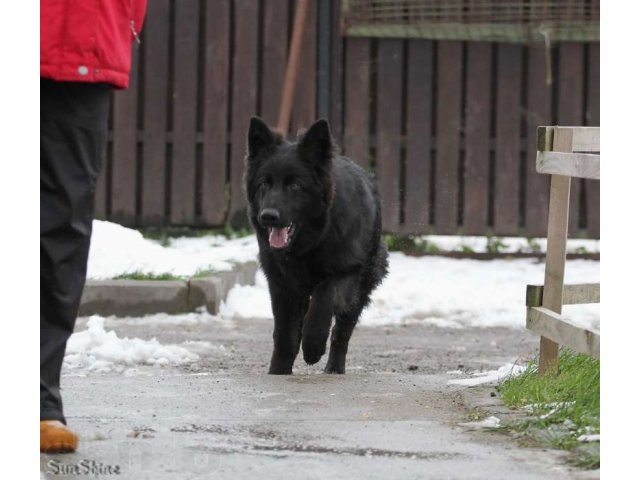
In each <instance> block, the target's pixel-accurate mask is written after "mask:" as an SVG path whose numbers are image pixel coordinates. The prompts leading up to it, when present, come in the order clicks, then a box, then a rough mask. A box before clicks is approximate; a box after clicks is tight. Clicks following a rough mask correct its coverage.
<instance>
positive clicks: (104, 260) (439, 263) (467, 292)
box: [88, 221, 600, 330]
mask: <svg viewBox="0 0 640 480" xmlns="http://www.w3.org/2000/svg"><path fill="white" fill-rule="evenodd" d="M93 228H94V230H93V237H92V244H91V250H90V252H89V265H88V277H89V278H92V279H104V278H113V277H114V276H117V275H120V274H123V273H131V272H136V271H138V272H144V273H155V274H161V273H172V274H174V275H177V276H185V277H187V276H190V275H193V274H195V273H196V272H198V271H202V270H210V269H211V270H228V269H231V268H232V267H233V264H234V263H236V262H245V261H249V260H255V259H256V258H257V254H258V246H257V242H256V240H255V237H254V236H253V235H251V236H248V237H244V238H239V239H233V240H229V239H226V238H225V237H223V236H220V235H209V236H204V237H199V238H176V239H172V240H170V241H169V245H168V246H167V247H163V246H161V245H160V244H158V243H157V242H154V241H152V240H148V239H145V238H144V237H143V236H142V235H141V234H140V233H139V232H137V231H136V230H131V229H128V228H125V227H122V226H120V225H117V224H114V223H109V222H102V221H95V222H94V227H93ZM422 238H423V239H426V240H428V241H429V242H431V243H433V244H435V245H437V246H438V247H439V248H441V249H443V250H456V249H460V248H462V247H461V246H462V245H465V246H467V247H469V246H470V247H471V248H473V249H474V250H476V251H485V250H486V244H487V238H486V237H457V236H437V235H431V236H427V237H422ZM500 241H501V242H502V243H503V244H505V245H506V246H505V247H504V249H503V250H504V251H527V250H529V251H530V250H531V249H532V247H531V245H535V244H539V246H540V248H541V249H542V251H544V247H545V243H546V242H545V239H537V240H535V241H534V242H528V241H527V240H526V239H524V238H515V237H514V238H501V239H500ZM577 249H586V250H588V251H599V241H597V240H570V241H569V250H570V251H571V250H574V251H575V250H577ZM389 262H390V272H389V276H388V277H387V278H386V279H385V280H384V282H383V284H382V285H381V286H380V287H378V288H377V289H376V290H375V291H374V292H373V295H372V301H371V305H370V306H369V307H368V308H367V309H365V311H364V312H363V315H362V318H361V321H360V323H361V324H362V325H366V326H383V325H402V324H408V323H416V322H417V323H422V324H428V325H433V326H436V327H440V328H454V329H455V328H467V327H512V328H524V326H525V306H524V299H525V288H526V285H527V284H538V285H541V284H543V283H544V262H541V261H539V260H537V259H499V260H471V259H453V258H445V257H437V256H425V257H411V256H407V255H404V254H402V253H399V252H392V253H390V256H389ZM599 280H600V262H598V261H592V260H569V261H567V266H566V272H565V281H566V283H589V282H599ZM194 315H195V314H188V315H187V316H186V317H182V318H180V317H176V320H175V321H178V322H181V321H184V322H192V321H193V322H199V321H206V320H207V317H203V316H202V315H200V316H198V315H195V316H194ZM563 315H564V316H565V317H566V318H568V319H570V320H571V321H573V322H575V323H577V324H579V325H582V326H585V327H588V328H591V329H594V330H599V324H600V320H599V318H600V308H599V304H595V305H570V306H565V307H564V309H563ZM220 318H221V319H227V320H229V321H230V319H232V318H236V319H242V318H264V319H271V318H272V313H271V304H270V300H269V292H268V288H267V282H266V279H265V277H264V275H263V274H262V273H261V272H258V274H257V275H256V285H255V286H247V285H245V286H240V285H236V286H234V287H233V288H232V290H231V291H230V292H229V295H228V296H227V298H226V300H225V301H224V302H223V304H222V305H221V309H220ZM144 321H148V322H152V321H153V322H155V321H165V322H169V321H171V320H169V319H167V318H166V317H154V318H150V317H149V318H147V319H146V320H144Z"/></svg>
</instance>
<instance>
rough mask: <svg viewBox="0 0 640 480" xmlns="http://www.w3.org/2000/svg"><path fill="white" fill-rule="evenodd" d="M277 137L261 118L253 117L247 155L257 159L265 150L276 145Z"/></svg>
mask: <svg viewBox="0 0 640 480" xmlns="http://www.w3.org/2000/svg"><path fill="white" fill-rule="evenodd" d="M276 143H277V136H276V135H275V134H274V133H273V132H272V131H271V129H270V128H269V127H268V126H267V124H266V123H264V121H263V120H262V119H261V118H258V117H251V122H250V123H249V133H248V135H247V155H248V157H249V158H250V159H251V158H255V157H256V156H257V155H258V153H260V151H262V150H263V149H265V148H267V147H270V146H272V145H275V144H276Z"/></svg>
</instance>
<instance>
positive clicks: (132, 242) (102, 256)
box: [87, 220, 258, 280]
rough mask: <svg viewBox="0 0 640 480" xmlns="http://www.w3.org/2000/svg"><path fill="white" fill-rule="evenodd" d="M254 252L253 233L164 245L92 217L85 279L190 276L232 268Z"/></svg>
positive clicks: (253, 254)
mask: <svg viewBox="0 0 640 480" xmlns="http://www.w3.org/2000/svg"><path fill="white" fill-rule="evenodd" d="M257 254H258V246H257V244H256V241H255V238H253V237H252V236H248V237H243V238H238V239H233V240H228V239H227V238H225V237H224V236H221V235H208V236H204V237H200V238H178V239H172V240H170V242H169V246H167V247H163V246H161V245H160V244H159V243H157V242H155V241H153V240H148V239H146V238H144V237H143V236H142V234H141V233H140V232H138V231H137V230H132V229H130V228H125V227H123V226H121V225H118V224H115V223H111V222H103V221H100V220H95V221H94V222H93V234H92V236H91V248H90V250H89V263H88V267H87V278H89V279H94V280H102V279H109V278H113V277H116V276H118V275H121V274H125V273H132V272H143V273H152V274H163V273H171V274H173V275H176V276H185V277H189V276H192V275H194V274H195V273H197V272H198V271H203V270H218V271H219V270H231V269H232V268H233V264H234V263H239V262H246V261H249V260H255V259H256V257H257Z"/></svg>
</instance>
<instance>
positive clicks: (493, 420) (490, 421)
mask: <svg viewBox="0 0 640 480" xmlns="http://www.w3.org/2000/svg"><path fill="white" fill-rule="evenodd" d="M458 425H460V426H461V427H466V428H471V429H474V430H480V429H483V428H498V427H500V419H499V418H498V417H493V416H491V417H487V418H485V419H484V420H480V421H477V422H464V423H459V424H458Z"/></svg>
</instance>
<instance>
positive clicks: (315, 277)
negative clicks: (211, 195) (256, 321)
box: [244, 117, 388, 374]
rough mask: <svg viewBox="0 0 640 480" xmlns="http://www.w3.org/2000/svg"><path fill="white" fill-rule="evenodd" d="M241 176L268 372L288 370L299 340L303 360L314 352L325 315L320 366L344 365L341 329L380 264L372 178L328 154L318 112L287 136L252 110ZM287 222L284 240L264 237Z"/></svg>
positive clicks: (338, 368) (346, 332) (347, 332)
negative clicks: (269, 327) (261, 299)
mask: <svg viewBox="0 0 640 480" xmlns="http://www.w3.org/2000/svg"><path fill="white" fill-rule="evenodd" d="M244 181H245V189H246V194H247V198H248V201H249V209H248V214H249V219H250V221H251V224H252V225H253V227H254V228H255V230H256V235H257V237H258V244H259V246H260V263H261V265H262V269H263V270H264V272H265V275H266V277H267V280H268V283H269V291H270V294H271V306H272V310H273V315H274V323H275V326H274V332H273V342H274V349H273V356H272V358H271V366H270V368H269V373H271V374H290V373H291V369H292V366H293V362H294V360H295V358H296V355H297V354H298V351H299V349H300V344H301V343H302V352H303V356H304V360H305V361H306V362H307V363H308V364H314V363H316V362H318V361H319V360H320V358H321V357H322V355H323V354H324V353H325V349H326V343H327V339H328V337H329V330H330V328H331V320H332V317H333V316H335V319H336V321H335V325H334V327H333V330H332V333H331V347H330V351H329V360H328V362H327V365H326V367H325V372H327V373H344V371H345V359H346V354H347V348H348V344H349V339H350V338H351V333H352V332H353V329H354V327H355V325H356V323H357V321H358V318H359V317H360V313H361V312H362V309H363V308H364V307H365V306H366V305H367V304H368V303H369V299H370V295H371V292H372V291H373V289H374V288H376V287H377V286H378V285H379V284H380V283H381V282H382V279H383V278H384V277H385V275H386V274H387V266H388V262H387V250H386V247H385V245H384V243H383V242H382V241H381V211H380V209H381V206H380V197H379V195H378V191H377V188H376V186H375V184H374V182H373V179H372V178H371V176H370V175H369V174H368V173H366V172H365V171H364V170H363V169H362V168H360V167H359V166H358V165H356V164H355V163H354V162H352V161H351V160H350V159H348V158H345V157H342V156H338V155H336V154H335V148H334V144H333V139H332V137H331V133H330V131H329V125H328V123H327V122H326V120H318V121H317V122H316V123H314V124H313V125H312V126H311V127H310V128H309V130H308V131H306V132H304V133H302V134H301V135H300V136H299V138H298V141H297V143H289V142H286V141H284V140H283V138H282V136H280V135H278V134H277V133H275V132H273V131H271V130H270V129H269V127H268V126H267V125H266V124H265V123H264V122H263V121H262V120H260V119H259V118H255V117H254V118H252V119H251V124H250V127H249V134H248V148H247V157H246V169H245V178H244ZM288 225H292V229H291V232H292V233H291V235H290V236H288V237H287V238H289V239H290V240H289V243H288V244H285V246H283V247H281V248H274V247H272V246H271V245H270V242H269V228H273V227H276V229H277V231H283V230H281V229H282V228H283V227H287V226H288ZM277 245H278V244H276V246H277Z"/></svg>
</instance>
